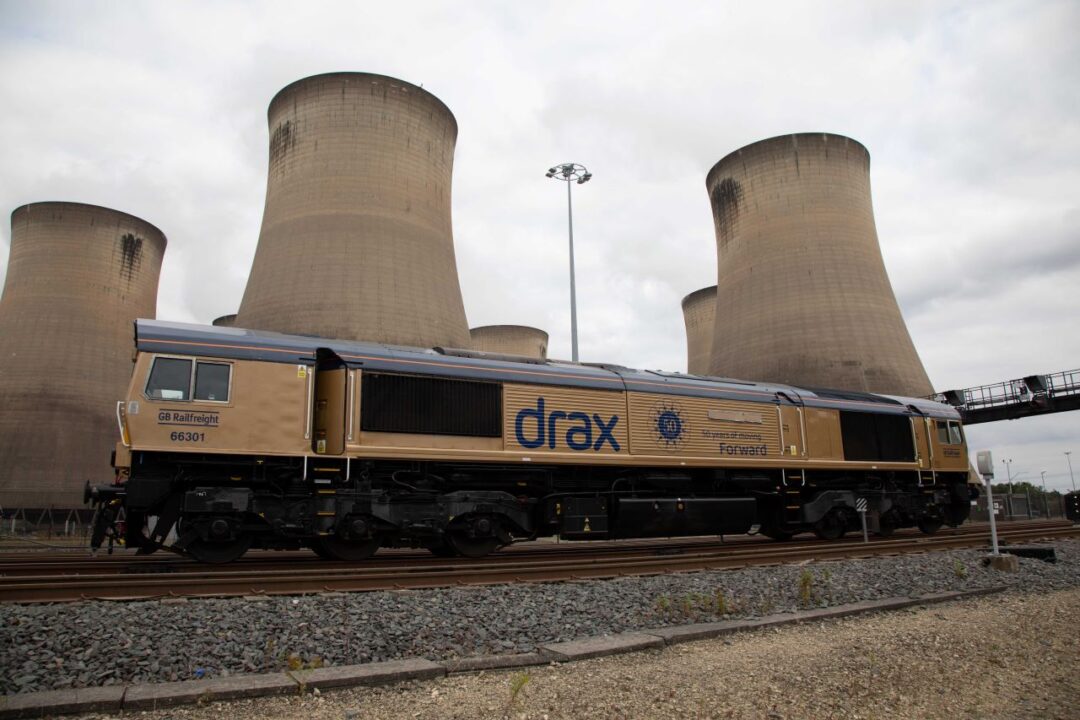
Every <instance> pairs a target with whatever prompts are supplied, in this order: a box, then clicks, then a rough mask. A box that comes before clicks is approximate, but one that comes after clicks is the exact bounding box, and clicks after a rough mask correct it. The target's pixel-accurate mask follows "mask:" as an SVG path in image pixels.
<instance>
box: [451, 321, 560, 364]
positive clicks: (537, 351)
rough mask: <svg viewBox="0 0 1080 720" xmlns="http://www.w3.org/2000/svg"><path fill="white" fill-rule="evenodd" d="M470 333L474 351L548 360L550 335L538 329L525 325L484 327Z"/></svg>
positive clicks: (476, 328) (475, 328)
mask: <svg viewBox="0 0 1080 720" xmlns="http://www.w3.org/2000/svg"><path fill="white" fill-rule="evenodd" d="M470 333H471V334H472V344H471V345H470V347H471V348H472V349H473V350H481V351H483V352H490V353H500V354H503V355H525V356H527V357H533V358H540V359H541V360H543V359H546V358H547V347H548V334H547V333H546V332H544V331H543V330H540V329H538V328H534V327H528V326H525V325H484V326H483V327H474V328H473V329H472V330H471V331H470Z"/></svg>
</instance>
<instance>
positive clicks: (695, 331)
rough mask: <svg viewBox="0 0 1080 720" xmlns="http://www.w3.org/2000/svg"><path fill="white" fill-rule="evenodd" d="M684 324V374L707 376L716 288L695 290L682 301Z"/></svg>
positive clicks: (713, 286)
mask: <svg viewBox="0 0 1080 720" xmlns="http://www.w3.org/2000/svg"><path fill="white" fill-rule="evenodd" d="M682 312H683V321H684V322H685V323H686V372H688V373H690V374H691V375H708V374H709V371H710V369H711V365H712V362H711V361H712V336H713V325H714V323H715V322H716V286H715V285H712V286H710V287H707V288H701V289H700V290H695V291H694V292H692V293H690V294H689V295H687V296H686V297H684V298H683V301H682Z"/></svg>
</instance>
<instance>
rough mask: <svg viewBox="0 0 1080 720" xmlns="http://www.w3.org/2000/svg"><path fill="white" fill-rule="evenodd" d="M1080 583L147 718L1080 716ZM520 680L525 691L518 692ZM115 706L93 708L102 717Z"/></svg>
mask: <svg viewBox="0 0 1080 720" xmlns="http://www.w3.org/2000/svg"><path fill="white" fill-rule="evenodd" d="M1078 624H1080V589H1073V590H1064V591H1056V592H1049V593H1041V592H1025V591H1020V590H1014V591H1012V592H1010V593H1009V594H1008V595H1004V596H1002V595H994V596H990V597H987V598H981V599H978V600H966V601H962V602H959V603H951V604H947V605H937V606H929V607H927V608H925V609H912V610H908V611H901V612H895V613H887V614H883V615H871V616H864V617H857V618H850V619H846V620H832V621H826V622H818V623H811V624H807V625H801V626H789V627H786V628H783V629H774V630H766V631H758V632H750V633H743V634H739V635H734V636H729V637H728V638H726V639H723V640H720V639H716V640H703V641H700V642H694V643H688V644H685V645H676V646H674V647H669V648H666V649H664V650H652V651H647V652H642V653H637V654H633V655H623V656H616V657H609V658H602V659H598V660H588V661H585V662H580V663H573V664H570V665H562V666H558V665H552V666H545V667H540V668H530V669H529V671H528V672H527V673H517V672H488V673H480V674H477V675H453V676H450V677H447V678H442V679H440V680H434V681H428V682H414V683H404V684H401V685H398V686H395V687H386V688H356V689H351V690H344V691H339V692H334V693H327V694H325V695H320V696H312V695H306V696H303V697H279V698H267V699H260V700H247V701H236V702H233V703H228V704H210V705H207V706H205V707H197V706H196V707H184V708H175V709H171V710H168V711H159V712H144V713H140V715H139V717H141V718H146V720H216V719H217V718H220V717H222V716H223V715H224V714H226V713H227V714H228V716H229V717H230V718H231V719H232V720H249V719H254V718H270V717H272V718H282V719H283V720H397V719H399V718H421V719H426V718H431V719H433V720H434V719H439V720H443V719H452V718H461V719H463V720H464V719H468V720H473V719H475V718H500V717H508V718H514V719H520V720H562V719H566V720H576V719H578V718H594V719H596V720H607V719H608V718H612V719H615V718H649V719H652V718H656V719H658V720H664V719H668V718H670V719H672V720H675V719H678V720H682V719H683V718H725V719H726V718H740V719H741V718H748V719H749V718H752V719H753V720H802V719H805V720H840V719H844V720H855V719H858V718H863V719H868V718H889V719H890V720H966V719H968V718H970V719H971V720H976V719H978V720H1028V719H1030V720H1075V718H1077V717H1080V701H1078V699H1077V698H1080V676H1078V675H1077V673H1076V668H1077V666H1078V664H1080V636H1078V635H1077V633H1076V628H1077V626H1078ZM515 686H520V690H519V692H518V693H517V696H516V697H513V695H512V692H513V688H514V687H515ZM96 717H102V716H87V720H89V718H96Z"/></svg>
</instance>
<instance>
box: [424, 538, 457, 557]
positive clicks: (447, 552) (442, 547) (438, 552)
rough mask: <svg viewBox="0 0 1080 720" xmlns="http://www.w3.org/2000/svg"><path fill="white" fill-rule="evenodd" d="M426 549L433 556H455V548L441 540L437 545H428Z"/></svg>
mask: <svg viewBox="0 0 1080 720" xmlns="http://www.w3.org/2000/svg"><path fill="white" fill-rule="evenodd" d="M428 551H429V552H430V553H431V554H432V555H434V556H435V557H442V558H451V557H457V550H455V549H454V546H453V545H451V544H450V543H448V542H441V543H439V544H438V545H429V546H428Z"/></svg>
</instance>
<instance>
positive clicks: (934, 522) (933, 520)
mask: <svg viewBox="0 0 1080 720" xmlns="http://www.w3.org/2000/svg"><path fill="white" fill-rule="evenodd" d="M942 524H943V522H942V519H941V518H940V517H937V516H936V515H923V516H922V517H921V518H919V522H918V525H919V530H922V531H923V532H924V533H925V534H927V535H933V534H934V533H936V532H937V531H938V530H940V529H941V526H942Z"/></svg>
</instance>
